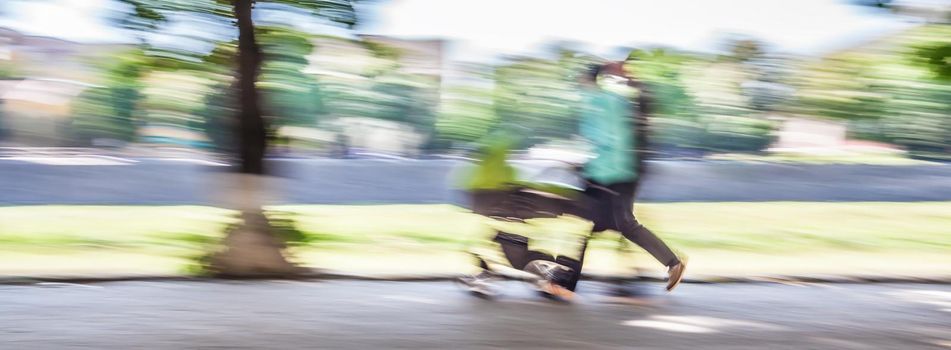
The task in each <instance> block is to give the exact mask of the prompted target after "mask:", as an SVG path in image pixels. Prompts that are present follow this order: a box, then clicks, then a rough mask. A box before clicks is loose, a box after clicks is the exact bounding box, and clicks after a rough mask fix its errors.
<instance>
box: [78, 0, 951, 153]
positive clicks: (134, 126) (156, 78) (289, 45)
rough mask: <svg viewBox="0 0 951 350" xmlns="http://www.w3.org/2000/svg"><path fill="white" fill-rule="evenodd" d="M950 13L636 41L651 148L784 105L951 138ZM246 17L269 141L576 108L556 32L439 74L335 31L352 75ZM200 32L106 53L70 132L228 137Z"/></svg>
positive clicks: (547, 121)
mask: <svg viewBox="0 0 951 350" xmlns="http://www.w3.org/2000/svg"><path fill="white" fill-rule="evenodd" d="M131 3H136V2H135V1H131ZM168 3H169V4H173V5H169V6H171V7H168V8H164V9H161V10H162V11H164V12H162V11H159V12H158V13H166V14H167V13H171V12H174V11H181V10H182V9H183V8H184V7H187V9H190V10H195V9H196V8H197V9H198V10H199V11H197V12H198V13H220V12H222V11H225V10H224V9H223V8H222V7H221V6H222V4H224V3H226V2H216V1H211V0H208V1H205V2H201V1H199V2H196V3H195V4H192V5H181V4H179V3H178V2H168ZM287 3H293V1H291V2H287ZM176 6H177V7H176ZM183 6H184V7H183ZM189 6H191V7H189ZM179 7H183V8H179ZM143 11H144V10H143ZM225 12H227V11H225ZM150 16H152V17H154V16H153V15H151V14H150V13H149V12H147V11H145V12H143V13H142V14H140V15H139V16H133V17H134V18H133V19H132V20H129V19H128V18H125V19H124V20H126V21H130V22H129V23H126V24H125V25H127V26H131V27H133V28H140V29H142V30H146V29H149V28H153V27H155V23H153V22H150V21H149V19H150V18H151V17H150ZM225 17H227V16H225ZM948 28H949V26H948V25H943V24H929V25H924V26H921V27H918V28H914V29H912V30H910V31H908V32H905V33H901V34H899V35H895V36H892V37H888V38H887V39H886V40H885V41H884V42H881V43H876V44H873V45H871V46H868V47H865V46H863V47H859V48H856V49H853V50H843V51H841V52H838V53H833V54H831V55H828V56H826V57H824V58H822V59H819V60H809V59H800V58H794V57H789V56H783V55H781V54H779V53H776V52H772V51H771V49H770V48H769V47H768V45H766V44H765V43H762V42H759V41H757V40H755V39H753V38H747V37H729V38H726V40H724V43H723V50H722V51H723V54H721V55H716V56H711V55H699V54H694V53H689V52H682V51H678V50H674V49H669V48H650V49H640V50H634V51H632V52H631V54H630V57H629V58H628V61H627V68H628V70H629V71H630V72H632V74H633V75H634V76H635V77H636V78H637V79H638V80H640V81H641V82H642V83H643V84H644V86H646V88H647V92H649V93H650V97H651V100H652V101H653V102H654V103H653V106H652V107H653V108H652V109H653V111H652V113H651V117H652V119H651V131H652V135H653V137H652V143H653V146H654V148H656V151H659V152H661V153H666V154H673V155H678V154H687V155H699V154H704V153H708V152H759V151H762V150H764V149H765V148H766V147H768V146H769V145H770V144H771V143H772V142H773V141H775V138H776V131H777V129H778V128H779V126H780V125H781V120H782V119H783V118H784V117H818V118H826V119H830V120H838V121H843V122H845V123H847V125H848V130H849V134H850V137H853V138H858V139H866V140H874V141H881V142H887V143H893V144H897V145H900V146H902V147H905V148H906V149H908V150H909V151H911V153H912V154H913V155H916V156H928V157H933V156H938V155H940V154H941V153H946V152H947V150H948V148H949V144H951V117H949V114H951V106H949V101H951V93H949V84H951V78H949V76H951V73H949V71H951V68H949V63H948V62H949V59H948V57H949V52H951V42H949V40H951V39H948V38H951V32H949V29H948ZM255 33H256V38H257V41H258V42H259V43H260V50H261V54H262V56H261V57H262V61H261V66H260V75H259V76H258V79H257V83H256V84H257V87H258V89H259V93H260V95H261V109H262V115H263V118H264V120H266V122H267V123H266V125H267V133H268V135H270V136H269V137H270V138H271V139H272V143H281V142H283V141H282V137H281V134H280V130H281V129H282V128H283V127H301V128H312V129H318V130H319V129H326V128H327V124H326V123H325V122H326V121H329V120H333V119H337V118H342V117H351V118H352V117H356V118H368V119H377V120H386V121H390V122H395V123H399V124H402V125H407V126H409V127H411V128H412V129H413V130H414V131H415V132H416V133H418V134H419V135H421V137H422V138H423V139H424V140H426V141H425V142H424V144H423V148H425V150H426V151H431V152H442V151H444V150H447V149H450V148H453V147H458V146H459V145H465V144H467V143H470V142H473V141H475V140H478V139H479V138H480V137H483V136H484V135H486V134H487V133H488V132H489V131H490V130H492V129H493V128H496V127H498V125H499V124H500V123H510V124H516V125H522V126H524V127H526V128H527V130H530V133H529V135H526V136H529V139H530V140H531V141H530V143H529V144H537V143H544V142H548V141H552V140H560V139H565V138H569V137H571V136H572V135H573V134H574V133H575V129H574V128H575V119H574V118H575V117H576V115H577V102H578V89H577V86H576V85H575V84H576V82H575V75H576V74H577V73H578V72H580V71H582V70H583V69H584V67H585V65H586V64H588V63H591V62H593V61H594V59H593V58H591V57H588V56H585V55H583V54H581V53H580V52H577V51H573V50H571V49H569V48H567V47H564V46H555V47H553V49H552V50H551V51H552V52H551V55H549V57H546V58H541V57H516V58H508V59H506V60H503V62H502V63H500V64H495V65H472V66H471V67H470V68H473V69H472V70H471V71H467V72H464V74H467V75H469V78H471V79H472V80H475V81H476V83H472V84H447V85H443V86H440V85H439V82H438V81H433V80H432V79H430V78H429V77H425V76H421V75H419V74H413V73H409V72H406V71H405V70H403V69H401V68H402V66H401V65H402V63H401V60H400V57H401V54H402V52H401V49H400V48H398V47H394V46H391V45H388V44H382V43H378V42H374V41H370V40H363V39H342V38H338V39H334V40H340V41H351V42H354V44H356V45H360V46H362V47H364V48H365V51H366V52H367V55H370V56H372V58H373V59H374V60H375V61H374V62H375V63H374V64H372V65H369V66H367V67H365V69H363V70H362V71H358V72H344V73H347V74H350V75H354V76H356V78H340V76H337V75H334V74H330V75H327V74H315V73H313V72H310V71H308V67H309V66H310V65H311V62H310V60H309V58H308V57H309V56H310V55H312V54H313V53H314V52H316V53H317V54H320V53H321V50H322V48H321V47H318V46H315V44H314V40H313V39H314V37H315V35H314V34H311V33H307V32H304V31H300V30H298V29H295V28H293V27H289V26H281V25H274V24H272V23H267V24H265V25H258V26H256V28H255ZM214 47H215V48H214V49H213V50H211V52H203V53H195V52H187V51H181V50H178V51H176V50H170V49H165V48H158V47H152V46H150V45H149V44H147V43H146V42H145V41H143V44H142V45H140V46H139V47H137V48H136V49H134V50H130V51H129V52H127V53H126V54H125V55H124V56H122V57H118V58H116V59H115V60H111V61H109V62H108V63H107V64H104V65H103V67H102V70H103V72H104V79H103V81H102V82H101V83H100V87H96V88H92V89H89V90H87V91H85V92H84V93H83V94H82V95H81V96H80V98H79V99H78V100H77V101H76V102H75V103H74V105H73V108H74V112H75V119H74V121H73V123H74V130H75V133H76V135H77V138H79V139H80V140H81V141H82V142H83V143H86V144H92V143H94V141H95V140H103V139H105V140H115V141H121V142H133V141H143V140H141V137H140V133H138V132H137V131H138V130H141V129H142V128H143V127H147V126H150V127H156V126H166V127H168V128H181V129H186V130H191V131H194V132H196V133H199V134H201V135H204V136H203V137H201V138H199V139H196V140H195V141H194V142H192V143H190V144H191V145H204V146H214V147H217V148H220V149H223V150H229V149H233V148H234V147H235V145H234V144H233V140H234V139H235V138H234V135H231V133H232V132H233V130H234V128H235V125H234V123H235V119H234V118H231V117H230V116H231V115H232V114H234V113H236V111H235V110H234V107H235V106H237V102H238V101H237V100H236V99H237V98H238V97H237V96H235V95H234V93H233V91H234V89H233V88H232V87H233V85H234V84H236V80H235V76H236V75H235V73H234V71H235V66H234V62H235V60H236V53H237V51H238V50H237V47H238V42H237V39H234V36H233V35H232V36H231V39H228V40H218V41H215V42H214ZM329 49H330V48H328V50H329ZM321 68H322V69H326V70H331V71H332V70H334V69H335V67H321ZM163 74H165V75H163ZM168 74H179V75H181V74H185V75H188V77H189V78H187V79H181V78H179V79H172V78H171V76H170V75H168ZM183 92H189V94H184V93H183ZM189 96H199V97H200V98H198V99H193V98H190V97H189ZM334 131H336V130H334ZM144 141H147V140H144Z"/></svg>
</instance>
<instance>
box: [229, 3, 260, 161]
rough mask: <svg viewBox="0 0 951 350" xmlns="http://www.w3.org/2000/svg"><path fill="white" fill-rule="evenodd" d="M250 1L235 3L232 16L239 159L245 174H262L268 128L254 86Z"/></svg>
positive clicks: (255, 50) (256, 56)
mask: <svg viewBox="0 0 951 350" xmlns="http://www.w3.org/2000/svg"><path fill="white" fill-rule="evenodd" d="M253 2H254V1H253V0H234V16H235V18H236V19H237V20H238V103H239V104H240V107H241V108H240V109H239V110H238V123H237V127H238V130H236V134H237V136H238V145H237V146H238V152H239V153H238V156H239V157H238V158H239V159H240V162H241V165H240V166H241V172H242V173H244V174H258V175H263V174H264V152H265V149H266V147H267V142H266V139H267V127H266V125H265V123H264V118H263V117H262V116H261V106H260V105H259V100H258V89H257V87H256V86H255V83H256V82H257V80H258V73H259V71H260V67H261V48H260V47H258V43H257V40H256V39H255V38H254V23H252V22H251V5H252V3H253Z"/></svg>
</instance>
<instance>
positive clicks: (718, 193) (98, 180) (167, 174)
mask: <svg viewBox="0 0 951 350" xmlns="http://www.w3.org/2000/svg"><path fill="white" fill-rule="evenodd" d="M91 159H92V161H93V163H94V164H97V165H76V164H75V162H74V163H70V162H69V159H66V160H62V159H60V160H56V161H58V162H60V163H63V162H65V164H66V165H63V164H41V163H42V162H43V159H39V160H37V159H32V160H23V159H19V160H17V159H10V158H7V159H0V205H24V204H202V205H209V204H210V205H213V204H215V203H216V202H215V200H216V199H215V198H216V193H215V190H216V188H218V187H219V186H218V178H217V177H216V176H215V175H216V174H217V173H220V172H222V171H224V168H223V167H220V166H214V165H209V164H208V163H207V162H193V161H190V160H188V159H159V158H142V159H122V158H108V157H107V158H101V159H98V158H91ZM54 163H55V162H54ZM271 163H272V166H273V168H274V169H275V170H276V174H277V175H279V176H280V177H281V178H282V179H283V180H282V185H281V187H280V188H279V189H278V191H277V192H278V194H277V199H276V202H278V203H314V204H369V203H457V204H458V203H461V202H462V196H460V195H459V193H457V192H455V191H454V190H453V189H452V187H453V186H452V185H453V183H454V178H453V173H452V171H453V169H454V168H457V167H459V166H460V165H462V164H464V163H462V162H461V161H456V160H336V159H297V160H294V159H285V160H272V161H271ZM642 191H643V192H642V194H641V197H640V200H642V201H654V202H677V201H947V200H951V165H920V166H917V165H916V166H874V165H802V164H800V165H791V164H766V163H743V162H721V161H712V162H711V161H703V162H697V161H657V162H652V163H651V170H650V173H649V174H648V176H647V177H646V183H645V184H644V186H643V190H642Z"/></svg>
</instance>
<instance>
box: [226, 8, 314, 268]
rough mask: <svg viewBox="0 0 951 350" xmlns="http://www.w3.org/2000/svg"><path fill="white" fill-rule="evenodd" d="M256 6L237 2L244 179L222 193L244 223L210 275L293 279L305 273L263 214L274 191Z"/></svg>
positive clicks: (231, 180) (232, 177)
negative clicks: (260, 79)
mask: <svg viewBox="0 0 951 350" xmlns="http://www.w3.org/2000/svg"><path fill="white" fill-rule="evenodd" d="M252 3H253V0H234V16H235V18H236V19H237V20H238V77H237V83H236V84H235V85H236V87H237V96H238V103H239V108H238V112H237V113H238V114H237V116H236V117H237V123H235V126H236V130H235V136H236V138H237V140H236V141H237V142H236V145H235V146H236V151H237V153H238V160H239V162H240V164H239V169H238V170H239V173H238V174H229V175H228V176H227V177H226V178H225V185H226V186H225V187H224V188H223V190H224V191H225V193H224V194H225V197H226V198H228V199H229V201H228V202H229V203H227V204H228V205H229V207H231V208H232V209H237V210H239V211H240V212H241V221H240V222H239V223H238V224H237V225H235V226H234V227H232V228H231V229H229V231H228V232H227V233H226V234H227V237H225V239H224V241H223V248H222V250H221V251H218V252H215V253H214V254H213V255H212V257H211V264H210V266H209V269H210V270H211V272H213V273H215V274H218V275H222V276H231V277H275V276H277V277H281V276H290V275H293V274H297V273H299V272H301V269H300V268H299V267H297V266H295V265H294V264H292V263H290V262H288V261H287V259H286V258H285V256H284V254H283V252H282V250H283V248H284V247H285V245H284V242H283V241H282V240H281V239H280V238H278V237H277V236H275V235H274V230H273V229H272V226H271V224H270V222H269V221H268V219H267V217H266V216H265V215H264V210H263V208H262V206H263V204H264V202H265V200H266V198H267V191H268V190H270V188H269V186H267V182H268V181H269V180H268V177H267V176H265V170H266V169H265V167H264V154H265V150H266V147H267V125H266V123H265V121H264V118H263V117H262V115H261V108H260V104H259V100H258V90H257V87H256V86H255V83H256V82H257V77H258V72H259V71H260V66H261V61H262V60H261V49H260V47H258V44H257V41H256V40H255V38H254V23H252V21H251V8H252Z"/></svg>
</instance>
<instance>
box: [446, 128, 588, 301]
mask: <svg viewBox="0 0 951 350" xmlns="http://www.w3.org/2000/svg"><path fill="white" fill-rule="evenodd" d="M507 146H509V145H507V144H505V143H504V142H501V144H497V145H490V146H487V147H485V148H484V149H483V150H482V153H481V157H482V158H481V159H480V160H479V161H478V163H477V164H476V165H475V166H474V169H473V170H471V171H470V172H469V173H470V175H472V176H471V177H470V181H469V182H468V183H467V185H468V186H467V189H466V194H467V199H468V207H469V208H470V209H471V210H472V211H473V212H474V213H476V214H479V215H481V216H483V217H486V218H488V219H490V220H488V222H489V225H490V226H496V224H501V225H503V226H504V225H508V226H511V224H525V223H527V222H530V221H532V220H534V219H546V218H559V217H565V216H568V217H574V218H579V219H581V220H579V221H586V220H587V219H585V218H589V217H591V216H590V215H591V213H590V210H592V209H591V208H593V206H592V205H591V204H590V201H591V200H590V199H589V198H588V197H587V196H586V195H585V188H586V186H587V185H586V183H585V181H584V180H583V179H582V177H581V176H580V174H579V167H578V165H577V164H578V162H565V161H555V160H549V161H510V160H509V157H508V155H509V148H508V147H507ZM588 223H590V222H588ZM493 228H494V229H495V235H494V237H493V238H492V239H491V241H492V242H493V243H497V244H498V245H499V246H500V247H501V253H502V255H503V256H504V257H503V258H501V259H499V258H494V257H493V256H492V254H480V253H477V252H473V257H474V258H475V260H476V263H477V264H478V265H479V267H480V268H481V270H482V273H481V274H480V275H481V276H480V275H474V276H468V277H466V279H464V280H463V282H464V283H465V284H466V285H467V286H469V287H470V288H469V290H470V291H471V292H473V293H474V294H476V295H479V296H492V295H494V294H495V293H494V291H491V290H489V286H488V285H486V284H484V283H483V281H482V280H483V279H488V278H492V277H498V276H499V275H504V274H503V273H500V271H499V270H500V269H499V267H502V269H505V267H508V269H506V270H517V271H521V272H524V273H527V275H526V274H522V275H521V276H515V277H516V278H520V279H523V280H526V281H528V282H533V283H536V284H542V283H555V284H557V285H559V286H561V287H563V288H565V289H567V290H569V291H572V292H573V291H574V289H575V287H576V285H577V282H578V280H579V278H580V274H581V267H582V264H583V260H584V255H585V253H586V250H587V246H588V241H589V238H590V232H591V231H590V228H591V226H590V225H588V226H586V228H585V230H584V232H583V234H582V235H578V236H572V237H569V238H568V241H570V242H569V247H570V248H568V252H567V254H564V253H565V252H564V251H562V252H559V254H557V255H556V254H553V253H552V254H549V253H542V252H538V251H535V250H533V249H530V247H529V243H530V242H529V241H530V240H531V239H530V238H529V237H527V236H525V235H521V234H517V233H512V232H507V231H508V230H506V229H504V228H497V227H493ZM526 276H527V277H526ZM506 277H513V276H511V275H507V276H506ZM542 295H544V296H546V297H551V296H552V295H548V294H545V293H543V294H542Z"/></svg>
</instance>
